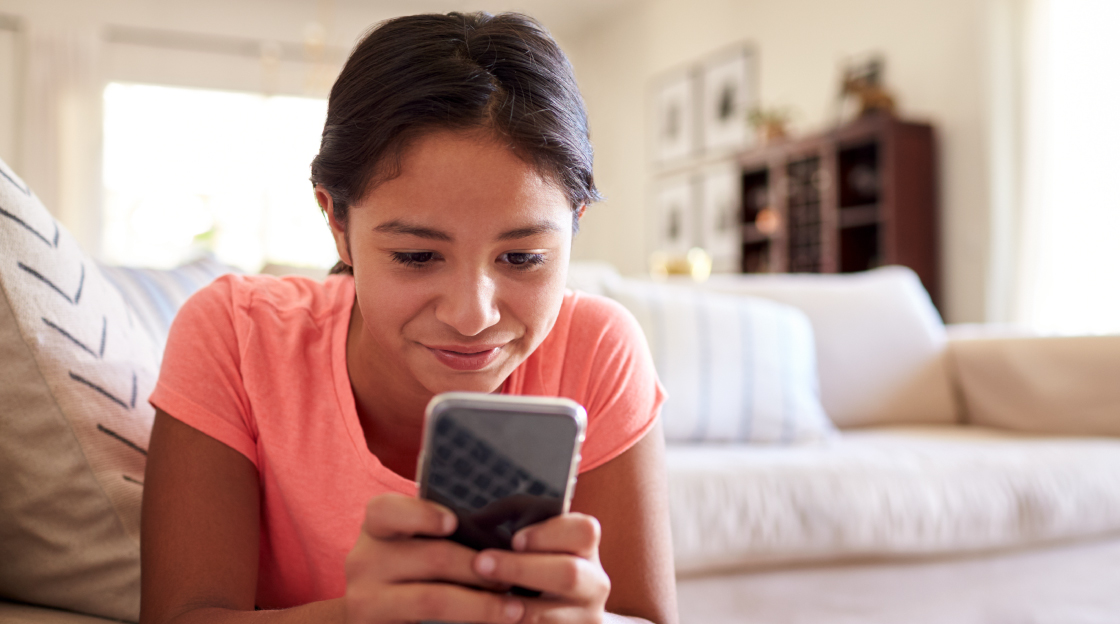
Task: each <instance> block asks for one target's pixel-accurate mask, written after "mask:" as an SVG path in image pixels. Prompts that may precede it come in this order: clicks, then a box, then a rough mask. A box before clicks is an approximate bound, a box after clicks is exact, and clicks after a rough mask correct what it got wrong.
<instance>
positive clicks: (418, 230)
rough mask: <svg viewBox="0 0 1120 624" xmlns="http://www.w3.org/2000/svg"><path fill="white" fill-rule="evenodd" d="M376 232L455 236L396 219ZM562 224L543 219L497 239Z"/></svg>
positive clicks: (553, 229)
mask: <svg viewBox="0 0 1120 624" xmlns="http://www.w3.org/2000/svg"><path fill="white" fill-rule="evenodd" d="M374 231H375V232H381V233H383V234H396V235H403V236H415V237H417V238H426V239H429V240H438V241H444V242H452V241H454V238H452V236H451V235H450V234H448V233H447V232H443V231H441V230H437V229H434V228H429V227H424V226H420V225H413V224H410V223H405V222H404V221H400V220H397V219H394V220H393V221H387V222H385V223H382V224H381V225H378V226H377V227H376V228H374ZM559 231H560V226H558V225H557V224H555V223H553V222H552V221H541V222H539V223H534V224H532V225H529V226H526V227H522V228H517V229H514V230H509V231H508V232H502V233H501V234H499V235H498V238H497V240H500V241H505V240H517V239H520V238H529V237H530V236H537V235H538V234H548V233H551V232H559Z"/></svg>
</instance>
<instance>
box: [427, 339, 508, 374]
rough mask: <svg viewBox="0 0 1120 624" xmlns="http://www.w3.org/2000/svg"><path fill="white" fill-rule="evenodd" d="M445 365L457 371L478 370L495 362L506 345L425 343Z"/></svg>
mask: <svg viewBox="0 0 1120 624" xmlns="http://www.w3.org/2000/svg"><path fill="white" fill-rule="evenodd" d="M424 346H425V347H427V349H428V350H429V351H431V352H432V355H434V356H435V357H436V359H437V360H439V362H440V363H441V364H443V365H444V366H447V367H448V368H451V369H454V370H457V371H476V370H481V369H483V368H486V367H487V366H489V365H490V364H491V363H493V362H494V361H495V360H496V359H497V358H498V355H499V354H500V353H501V351H502V347H503V346H504V345H501V344H497V345H473V346H460V345H424Z"/></svg>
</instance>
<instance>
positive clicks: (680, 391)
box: [606, 279, 835, 443]
mask: <svg viewBox="0 0 1120 624" xmlns="http://www.w3.org/2000/svg"><path fill="white" fill-rule="evenodd" d="M606 294H607V296H609V297H611V298H612V299H615V300H616V301H618V302H619V303H621V304H622V305H623V306H625V307H626V308H627V309H628V310H630V312H631V313H632V314H633V315H634V316H635V317H636V318H637V320H638V323H639V324H640V325H641V327H642V330H643V331H644V332H645V335H646V339H647V340H648V341H649V345H650V352H651V353H652V354H653V359H654V365H655V366H656V367H657V373H658V376H659V377H660V378H661V383H662V384H664V385H665V389H666V390H667V391H668V394H669V397H668V399H667V400H666V401H665V405H664V407H663V408H662V412H661V415H662V422H663V424H664V428H665V435H666V438H667V439H668V440H670V441H680V442H683V441H737V442H760V443H793V442H806V441H813V440H821V439H824V438H828V437H830V436H832V435H834V434H835V428H834V427H833V426H832V423H831V421H829V419H828V417H827V416H826V415H825V412H824V409H823V408H822V407H821V403H820V399H819V394H818V388H817V370H816V356H815V351H814V345H813V329H812V327H811V325H810V324H809V320H808V319H807V318H806V317H805V314H804V313H802V312H800V311H799V310H797V309H796V308H794V307H792V306H787V305H783V304H780V303H775V302H772V301H767V300H765V299H757V298H753V297H742V296H734V295H723V294H718V293H712V292H705V291H703V290H701V289H698V288H691V287H683V286H674V285H667V284H660V283H656V282H643V281H638V280H631V279H620V280H617V281H615V282H614V283H613V284H610V285H609V286H608V287H607V289H606Z"/></svg>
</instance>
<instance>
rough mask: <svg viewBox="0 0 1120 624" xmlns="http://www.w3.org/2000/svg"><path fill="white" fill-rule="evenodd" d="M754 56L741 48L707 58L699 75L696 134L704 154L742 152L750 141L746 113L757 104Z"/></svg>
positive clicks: (748, 50)
mask: <svg viewBox="0 0 1120 624" xmlns="http://www.w3.org/2000/svg"><path fill="white" fill-rule="evenodd" d="M755 73H756V72H755V53H754V51H753V49H752V48H750V47H749V46H746V45H743V46H738V47H736V48H733V49H730V50H725V51H723V52H720V53H717V54H713V55H712V56H710V57H708V59H706V60H705V61H704V62H703V64H702V65H701V72H700V76H701V78H700V81H701V88H700V93H701V96H700V127H701V130H700V134H701V143H702V144H703V147H704V150H705V151H707V152H721V151H733V150H739V149H743V148H744V147H746V146H747V145H749V144H750V143H752V142H753V141H754V133H753V131H752V129H751V126H750V124H748V123H747V114H748V111H750V109H751V108H752V107H754V106H756V105H757V103H758V89H757V88H756V86H755V85H756V84H757V81H756V79H755Z"/></svg>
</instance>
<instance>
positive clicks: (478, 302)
mask: <svg viewBox="0 0 1120 624" xmlns="http://www.w3.org/2000/svg"><path fill="white" fill-rule="evenodd" d="M449 277H450V278H451V279H449V280H448V281H447V282H446V283H445V284H444V289H443V291H444V292H443V293H442V295H441V296H440V298H439V301H438V303H437V305H436V318H437V319H438V320H439V321H440V322H441V323H444V324H445V325H448V326H450V327H451V328H453V329H454V330H455V331H457V332H459V335H461V336H477V335H479V334H481V333H482V332H483V331H485V330H486V329H487V328H489V327H493V326H494V325H496V324H497V323H498V320H499V319H500V318H501V314H500V313H499V312H498V299H497V290H498V289H497V284H496V283H495V282H494V278H493V277H492V276H490V275H487V273H486V271H484V270H474V271H469V272H468V271H463V272H457V273H456V274H455V275H453V276H449Z"/></svg>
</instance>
